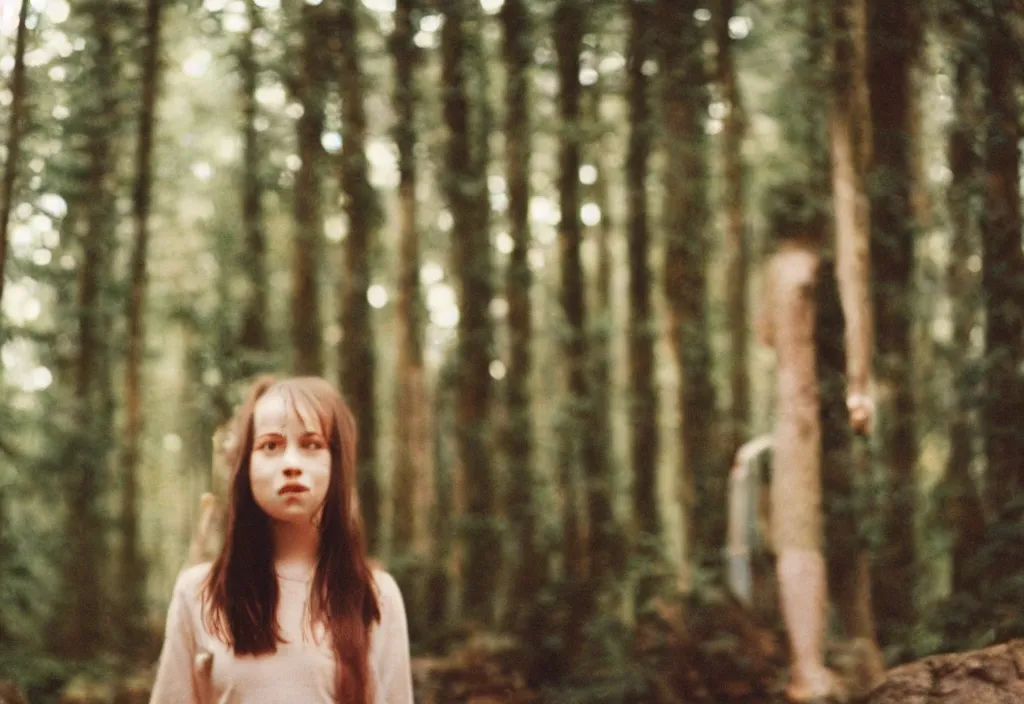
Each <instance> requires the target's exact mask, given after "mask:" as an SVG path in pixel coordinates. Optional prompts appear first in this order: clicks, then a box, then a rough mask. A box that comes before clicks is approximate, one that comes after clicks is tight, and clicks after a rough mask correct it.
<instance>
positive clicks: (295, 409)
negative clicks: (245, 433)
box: [252, 391, 323, 434]
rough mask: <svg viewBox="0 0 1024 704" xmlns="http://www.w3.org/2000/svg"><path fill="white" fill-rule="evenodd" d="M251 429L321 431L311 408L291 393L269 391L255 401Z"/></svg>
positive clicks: (257, 430) (264, 431)
mask: <svg viewBox="0 0 1024 704" xmlns="http://www.w3.org/2000/svg"><path fill="white" fill-rule="evenodd" d="M252 423H253V430H254V431H255V432H256V433H257V434H259V433H269V432H283V431H285V430H295V431H299V432H302V431H305V432H313V433H318V432H322V430H323V429H322V428H321V427H320V422H319V420H318V419H317V414H316V413H315V412H314V410H313V408H312V407H311V406H310V405H309V404H308V403H304V402H303V401H302V399H296V398H295V397H294V396H292V395H291V394H285V393H283V392H273V391H272V392H270V393H267V394H265V395H264V396H262V397H261V398H260V400H259V401H257V402H256V407H255V408H254V409H253V417H252Z"/></svg>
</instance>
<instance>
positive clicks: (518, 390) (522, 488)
mask: <svg viewBox="0 0 1024 704" xmlns="http://www.w3.org/2000/svg"><path fill="white" fill-rule="evenodd" d="M501 21H502V25H503V30H504V59H505V67H506V79H505V93H506V100H505V104H506V112H505V155H506V156H505V164H506V173H507V181H508V192H509V207H508V220H509V232H510V235H511V237H512V242H513V245H512V252H511V254H510V256H509V261H508V266H507V268H506V270H505V292H506V294H505V295H506V297H507V298H508V327H509V330H508V334H509V366H508V375H507V377H506V379H505V388H506V401H505V403H506V407H507V413H508V431H507V435H506V438H505V446H506V451H507V453H508V461H509V463H510V466H514V467H515V468H516V469H515V472H516V477H515V480H514V481H510V482H509V495H508V500H507V503H508V514H509V522H510V524H511V533H512V537H513V540H514V541H515V544H516V546H517V547H518V554H517V555H516V556H515V562H514V565H513V570H512V580H511V581H512V592H511V605H510V608H509V610H508V613H509V614H510V615H511V616H512V618H511V619H510V620H511V621H512V623H511V625H512V626H513V628H515V629H516V630H524V631H526V632H530V631H531V630H532V629H533V628H534V626H533V624H532V623H531V619H530V617H529V616H528V615H526V616H525V617H521V615H524V614H528V611H529V609H530V608H531V607H533V606H534V604H535V598H536V596H537V591H538V590H539V589H540V586H541V579H542V577H543V572H542V569H541V565H542V563H543V558H542V557H541V555H540V551H539V550H538V545H537V501H536V497H535V495H534V492H535V490H536V468H535V465H534V462H535V457H534V429H533V413H532V406H531V398H530V376H531V374H532V370H533V306H532V305H531V302H530V291H531V289H532V287H533V272H532V270H531V269H530V263H529V261H528V259H527V255H528V253H529V251H530V244H531V233H530V220H529V205H530V163H531V157H532V154H533V149H532V143H531V139H530V135H531V119H530V118H531V112H530V106H531V101H530V97H531V94H530V64H531V63H532V61H533V21H532V18H531V17H530V12H529V7H528V6H527V4H526V2H525V0H506V2H505V4H504V5H503V6H502V9H501Z"/></svg>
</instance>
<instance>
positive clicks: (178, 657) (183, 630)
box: [149, 575, 202, 704]
mask: <svg viewBox="0 0 1024 704" xmlns="http://www.w3.org/2000/svg"><path fill="white" fill-rule="evenodd" d="M196 650H197V648H196V632H195V622H194V621H193V609H192V605H191V603H190V599H189V595H188V593H187V586H186V580H185V577H184V575H180V576H179V577H178V580H177V583H176V584H175V585H174V595H173V596H172V597H171V605H170V607H169V608H168V610H167V626H166V629H165V631H164V643H163V647H162V649H161V651H160V661H159V664H158V665H157V671H156V680H155V682H154V683H153V693H152V695H151V696H150V699H149V702H150V704H201V702H202V700H201V699H200V696H199V683H198V682H197V681H196V676H195V669H194V667H193V665H194V662H195V657H196Z"/></svg>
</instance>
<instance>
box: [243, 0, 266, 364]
mask: <svg viewBox="0 0 1024 704" xmlns="http://www.w3.org/2000/svg"><path fill="white" fill-rule="evenodd" d="M245 4H246V9H247V10H248V17H249V29H248V30H246V32H245V34H244V35H243V38H242V51H241V54H240V56H239V71H240V73H241V77H242V116H243V126H242V142H243V145H242V228H243V231H244V233H245V246H244V249H243V250H242V260H243V266H242V273H243V275H244V276H245V277H246V280H247V283H248V290H247V294H246V300H245V304H244V308H243V313H242V333H241V336H240V340H239V342H240V346H241V348H242V354H243V374H244V375H249V374H251V373H254V372H256V371H257V370H259V369H260V368H261V367H262V366H263V365H262V364H261V361H262V360H261V358H263V357H264V356H265V354H266V353H267V352H269V350H270V339H269V335H268V333H267V298H268V292H267V235H266V232H265V230H264V224H263V179H262V178H261V176H260V171H261V166H262V151H261V147H260V140H259V136H258V134H257V131H256V117H257V113H258V111H259V106H258V104H257V102H256V89H257V87H258V86H259V62H258V61H257V59H256V44H255V42H254V40H253V37H254V35H255V33H256V32H257V31H259V30H260V29H262V27H263V20H262V13H261V12H260V10H259V7H258V6H257V5H256V2H255V0H246V3H245Z"/></svg>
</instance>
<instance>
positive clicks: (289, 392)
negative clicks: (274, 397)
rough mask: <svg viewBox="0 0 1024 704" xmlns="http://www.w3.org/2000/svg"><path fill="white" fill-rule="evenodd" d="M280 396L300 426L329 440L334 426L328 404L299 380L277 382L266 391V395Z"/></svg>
mask: <svg viewBox="0 0 1024 704" xmlns="http://www.w3.org/2000/svg"><path fill="white" fill-rule="evenodd" d="M275 393H276V394H280V395H281V397H282V398H284V402H285V407H286V408H287V410H288V413H289V414H292V413H293V414H295V416H296V417H297V418H298V419H299V421H301V423H302V426H303V427H304V428H305V429H306V431H307V432H310V433H320V434H321V435H322V436H323V437H324V439H326V440H331V439H332V436H333V435H334V428H335V425H336V422H335V419H334V414H333V413H332V411H331V408H330V404H328V403H325V400H324V399H323V398H321V397H320V395H319V394H317V393H316V391H315V390H314V389H312V388H309V387H308V385H307V384H304V383H302V380H301V379H288V380H286V381H281V382H278V383H277V384H274V385H273V386H272V387H270V388H269V389H267V395H269V394H275Z"/></svg>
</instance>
